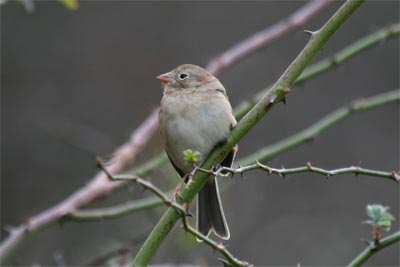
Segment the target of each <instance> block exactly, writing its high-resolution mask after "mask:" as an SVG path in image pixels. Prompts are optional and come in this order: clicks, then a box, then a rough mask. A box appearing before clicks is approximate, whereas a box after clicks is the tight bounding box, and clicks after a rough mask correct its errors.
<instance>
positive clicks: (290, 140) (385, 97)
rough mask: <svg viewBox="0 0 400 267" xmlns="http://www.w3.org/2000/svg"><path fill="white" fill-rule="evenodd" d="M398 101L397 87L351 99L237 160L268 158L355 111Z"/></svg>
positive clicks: (314, 136) (243, 161)
mask: <svg viewBox="0 0 400 267" xmlns="http://www.w3.org/2000/svg"><path fill="white" fill-rule="evenodd" d="M399 101H400V91H399V90H398V89H397V90H393V91H390V92H386V93H383V94H379V95H376V96H373V97H369V98H365V99H360V100H355V101H353V103H351V104H349V105H347V106H344V107H341V108H339V109H337V110H336V111H334V112H332V113H331V114H329V115H327V116H326V117H324V118H322V119H320V120H319V121H317V122H315V123H314V124H312V125H311V126H309V127H308V128H306V129H304V130H302V131H300V132H298V133H296V134H294V135H292V136H290V137H287V138H285V139H283V140H281V141H279V142H276V143H275V144H272V145H270V146H267V147H265V148H262V149H260V150H259V151H257V152H255V153H253V154H251V155H248V156H247V157H245V158H243V159H241V160H239V162H240V163H241V164H242V165H247V164H250V163H252V162H254V160H259V161H262V160H263V161H264V160H268V159H270V158H272V157H274V156H276V155H278V154H281V153H283V152H285V151H287V150H289V149H292V148H294V147H296V146H298V145H300V144H303V143H305V142H308V141H310V140H313V139H314V138H316V137H317V136H318V135H319V134H320V133H321V132H323V131H325V130H327V129H328V128H330V127H332V126H333V125H335V124H337V123H339V122H340V121H342V120H344V119H345V118H348V117H349V116H350V115H352V114H354V113H355V112H360V111H367V110H370V109H373V108H377V107H380V106H383V105H386V104H390V103H395V102H399Z"/></svg>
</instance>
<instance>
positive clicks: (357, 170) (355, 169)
mask: <svg viewBox="0 0 400 267" xmlns="http://www.w3.org/2000/svg"><path fill="white" fill-rule="evenodd" d="M197 169H198V170H199V171H202V172H206V173H209V174H212V175H214V176H215V175H220V174H221V173H222V172H227V173H230V174H243V173H245V172H248V171H252V170H263V171H265V172H267V173H268V175H271V174H278V175H279V176H282V177H284V176H286V175H290V174H296V173H304V172H312V173H316V174H321V175H323V176H325V177H326V178H329V177H331V176H336V175H341V174H347V173H353V174H355V175H356V176H357V175H359V174H362V175H367V176H374V177H381V178H386V179H389V180H392V181H394V182H397V183H398V182H399V181H400V176H399V173H397V172H396V171H392V172H383V171H376V170H370V169H365V168H361V167H360V166H350V167H347V168H340V169H332V170H326V169H323V168H320V167H314V166H312V165H311V163H310V162H307V164H306V165H305V166H302V167H297V168H281V169H277V168H272V167H269V166H267V165H264V164H262V163H260V162H258V161H257V162H256V163H254V164H250V165H247V166H242V167H239V168H228V167H221V168H219V169H218V170H217V171H214V170H205V169H202V168H197Z"/></svg>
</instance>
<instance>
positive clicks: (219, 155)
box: [132, 0, 363, 266]
mask: <svg viewBox="0 0 400 267" xmlns="http://www.w3.org/2000/svg"><path fill="white" fill-rule="evenodd" d="M362 2H363V1H356V0H349V1H347V2H345V3H344V4H343V5H342V7H341V8H340V9H339V10H338V11H337V12H336V13H335V14H334V15H333V16H332V17H331V18H330V19H329V20H328V22H327V23H326V24H325V25H324V26H323V27H322V28H321V29H320V30H319V31H317V32H315V33H313V35H312V37H311V38H310V41H309V42H308V44H307V45H306V46H305V48H304V49H303V50H302V51H301V52H300V54H299V55H298V56H297V58H296V59H295V60H294V61H293V62H292V64H291V65H290V66H289V67H288V68H287V70H286V71H285V72H284V73H283V75H282V76H281V77H280V78H279V79H278V81H277V82H276V83H275V85H274V86H273V87H272V88H271V89H270V90H269V91H268V92H267V93H266V94H265V96H264V97H263V98H262V99H261V100H260V101H259V102H258V103H257V104H256V105H255V106H254V108H253V109H252V110H250V111H249V112H248V113H247V114H246V115H245V116H244V117H243V118H242V119H241V120H240V121H239V123H238V124H237V126H236V127H235V128H234V129H233V130H232V132H231V135H230V137H229V138H228V140H227V142H226V144H225V145H224V146H222V147H220V148H218V149H215V150H213V151H212V153H211V154H210V155H209V156H208V158H207V159H206V160H205V162H204V164H203V165H202V168H204V169H211V167H212V166H214V165H215V164H218V163H219V162H221V161H222V160H223V159H224V158H225V156H226V155H227V154H228V153H229V151H230V150H231V149H232V148H233V147H234V146H235V145H236V144H237V143H238V142H239V141H240V139H242V138H243V137H244V136H245V135H246V134H247V132H248V131H250V129H251V128H252V127H254V126H255V125H256V124H257V122H259V121H260V120H261V119H262V117H264V116H265V114H267V112H268V111H269V110H271V108H272V107H273V106H275V105H276V104H277V103H279V102H281V101H283V100H284V98H285V95H286V93H288V92H289V91H288V90H287V89H288V88H289V87H290V86H291V85H292V84H293V83H294V82H295V80H296V79H297V78H298V77H299V75H300V74H301V72H302V71H303V70H304V69H305V67H306V66H307V65H308V64H309V63H310V62H311V60H312V59H313V58H314V57H315V56H316V54H317V53H318V52H319V50H320V49H321V48H322V47H323V46H324V44H325V43H326V42H327V41H328V39H329V38H330V37H331V36H332V35H333V34H334V32H335V31H336V30H337V29H338V28H339V27H340V26H341V25H342V24H343V23H344V22H345V21H346V19H348V18H349V17H350V15H351V14H352V13H353V12H354V11H355V10H356V9H357V8H358V7H359V6H360V5H361V4H362ZM207 178H208V174H207V173H201V172H197V173H196V174H195V175H194V177H193V179H192V180H191V181H190V182H189V183H188V184H187V186H186V187H184V188H183V190H182V192H181V195H182V199H178V202H180V204H181V203H184V202H185V203H187V204H188V203H190V202H191V201H192V200H193V199H194V197H195V196H196V194H197V193H198V192H199V191H200V189H201V188H202V187H203V185H204V184H205V183H206V181H207ZM183 200H184V201H183ZM179 216H180V215H179V213H178V212H177V211H176V210H175V209H173V208H168V210H167V211H166V212H165V213H164V215H163V216H162V218H161V219H160V221H159V222H158V223H157V225H156V226H155V228H154V229H153V231H152V232H151V233H150V235H149V237H148V238H147V240H146V241H145V243H144V244H143V246H142V247H141V248H140V250H139V252H138V254H137V255H136V257H135V259H134V260H133V262H132V265H133V266H147V264H148V263H149V262H150V260H151V258H152V257H153V256H154V254H155V253H156V252H157V250H158V248H159V247H160V246H161V244H162V242H163V241H164V239H165V238H166V236H167V235H168V234H169V232H170V231H171V229H172V228H173V226H174V225H175V223H176V221H177V220H178V219H179Z"/></svg>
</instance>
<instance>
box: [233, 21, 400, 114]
mask: <svg viewBox="0 0 400 267" xmlns="http://www.w3.org/2000/svg"><path fill="white" fill-rule="evenodd" d="M399 34H400V23H395V24H391V25H388V26H386V27H384V28H383V29H380V30H378V31H376V32H374V33H371V34H369V35H367V36H365V37H363V38H361V39H360V40H358V41H356V42H354V43H352V44H350V45H349V46H347V47H345V48H343V49H341V50H340V51H338V52H336V53H335V54H334V55H332V56H330V57H328V58H326V59H323V60H321V61H318V62H317V63H314V64H312V65H310V66H309V67H307V68H306V69H305V70H304V72H303V73H302V74H301V75H300V77H299V78H297V80H296V82H295V83H294V84H295V85H297V84H301V83H304V82H305V81H307V80H310V79H311V78H314V77H316V76H318V75H321V74H322V73H325V72H326V71H328V70H332V69H334V68H336V67H337V66H339V65H340V64H343V63H345V62H346V61H348V60H349V59H351V58H353V57H355V56H356V55H358V54H360V53H361V52H364V51H366V50H367V49H369V48H371V47H373V46H375V45H377V44H380V43H382V42H383V41H385V40H387V39H389V38H392V37H395V36H398V35H399ZM271 87H272V85H270V86H267V87H266V88H265V89H263V90H261V91H260V92H258V93H257V94H256V95H255V96H254V97H253V98H252V99H251V100H249V101H245V102H242V103H240V104H239V105H238V106H237V107H236V108H235V117H236V119H238V120H239V119H241V118H242V117H243V116H244V115H245V114H246V113H247V112H248V111H249V110H250V109H251V108H252V107H253V106H254V105H255V104H256V103H257V102H258V101H259V100H260V99H261V98H262V97H263V96H264V94H265V93H266V92H267V91H268V90H269V89H270V88H271Z"/></svg>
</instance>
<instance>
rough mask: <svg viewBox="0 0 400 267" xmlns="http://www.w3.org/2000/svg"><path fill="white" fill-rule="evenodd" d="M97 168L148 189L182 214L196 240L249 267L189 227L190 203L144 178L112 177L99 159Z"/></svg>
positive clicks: (218, 244) (108, 175)
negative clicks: (166, 192)
mask: <svg viewBox="0 0 400 267" xmlns="http://www.w3.org/2000/svg"><path fill="white" fill-rule="evenodd" d="M97 166H98V167H99V168H100V169H101V170H102V171H103V172H104V173H105V174H106V175H107V177H108V178H109V179H110V180H111V181H125V182H127V181H129V182H135V183H137V184H139V185H140V186H142V187H143V188H144V189H147V190H149V191H151V192H152V193H154V194H155V195H156V196H157V197H158V198H160V199H161V200H162V201H163V202H164V204H165V205H166V206H168V207H172V208H174V209H175V210H176V212H178V213H179V214H180V217H181V219H182V223H183V227H184V229H185V230H186V231H187V232H188V233H191V234H192V235H194V236H195V237H196V238H199V239H201V240H203V241H204V243H206V244H207V245H209V246H210V247H211V248H213V249H215V250H217V251H219V252H220V253H221V254H222V255H224V257H225V258H226V260H227V263H229V264H231V265H233V266H249V265H250V264H249V263H247V262H245V261H240V260H238V259H236V258H235V257H234V256H233V255H232V254H231V253H230V252H229V251H228V250H227V248H226V247H225V246H224V245H223V244H221V243H218V242H216V241H214V240H212V239H210V238H209V237H207V236H205V235H203V234H201V233H199V232H198V231H197V230H195V229H194V228H193V227H191V226H190V225H189V222H188V220H187V217H191V216H192V215H191V214H190V213H189V212H188V203H186V202H183V203H182V204H179V203H177V202H176V201H173V200H171V199H170V198H169V197H168V196H167V195H166V194H165V193H164V192H163V191H162V190H161V189H159V188H158V187H156V186H155V185H154V184H153V183H151V182H150V181H147V180H145V179H143V178H140V177H138V176H130V175H112V174H111V173H110V172H109V171H108V170H107V169H106V168H105V167H104V164H103V161H102V160H101V159H100V158H98V159H97Z"/></svg>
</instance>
